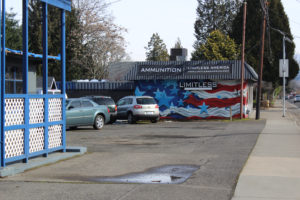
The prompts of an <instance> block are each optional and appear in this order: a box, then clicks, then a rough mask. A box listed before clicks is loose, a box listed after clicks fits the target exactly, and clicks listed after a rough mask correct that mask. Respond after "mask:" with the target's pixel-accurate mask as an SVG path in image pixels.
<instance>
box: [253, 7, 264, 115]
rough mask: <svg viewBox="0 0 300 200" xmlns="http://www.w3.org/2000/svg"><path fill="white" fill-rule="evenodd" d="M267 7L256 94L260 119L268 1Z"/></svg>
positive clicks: (262, 32) (262, 33) (257, 112)
mask: <svg viewBox="0 0 300 200" xmlns="http://www.w3.org/2000/svg"><path fill="white" fill-rule="evenodd" d="M264 6H265V9H263V12H264V13H263V15H264V16H263V22H262V31H261V44H260V70H259V79H258V86H257V87H258V88H257V89H258V92H257V96H256V117H255V119H256V120H258V119H260V98H261V83H262V75H263V66H264V50H265V32H266V3H265V2H264Z"/></svg>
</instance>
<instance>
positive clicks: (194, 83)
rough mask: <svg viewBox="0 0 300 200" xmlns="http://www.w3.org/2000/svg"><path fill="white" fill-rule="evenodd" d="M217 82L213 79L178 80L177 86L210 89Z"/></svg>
mask: <svg viewBox="0 0 300 200" xmlns="http://www.w3.org/2000/svg"><path fill="white" fill-rule="evenodd" d="M217 86H218V83H217V82H215V81H210V80H205V81H180V82H179V87H180V88H181V89H184V90H212V89H213V88H216V87H217Z"/></svg>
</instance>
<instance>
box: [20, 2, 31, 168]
mask: <svg viewBox="0 0 300 200" xmlns="http://www.w3.org/2000/svg"><path fill="white" fill-rule="evenodd" d="M22 67H23V71H22V74H23V94H25V99H24V124H25V130H24V153H25V159H24V160H23V161H24V162H26V163H27V162H28V155H29V127H28V125H29V98H28V0H23V66H22Z"/></svg>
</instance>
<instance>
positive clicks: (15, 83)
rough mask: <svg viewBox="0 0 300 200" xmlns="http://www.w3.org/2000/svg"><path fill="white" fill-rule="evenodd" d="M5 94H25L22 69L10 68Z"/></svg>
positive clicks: (8, 69)
mask: <svg viewBox="0 0 300 200" xmlns="http://www.w3.org/2000/svg"><path fill="white" fill-rule="evenodd" d="M5 93H6V94H21V93H23V80H22V69H20V68H17V67H14V66H8V67H7V69H6V73H5Z"/></svg>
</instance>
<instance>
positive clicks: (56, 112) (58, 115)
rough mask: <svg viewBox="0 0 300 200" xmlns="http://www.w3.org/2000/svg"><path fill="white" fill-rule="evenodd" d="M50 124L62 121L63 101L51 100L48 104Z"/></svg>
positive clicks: (58, 99)
mask: <svg viewBox="0 0 300 200" xmlns="http://www.w3.org/2000/svg"><path fill="white" fill-rule="evenodd" d="M48 112H49V122H53V121H61V120H62V99H60V98H51V99H49V102H48Z"/></svg>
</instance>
